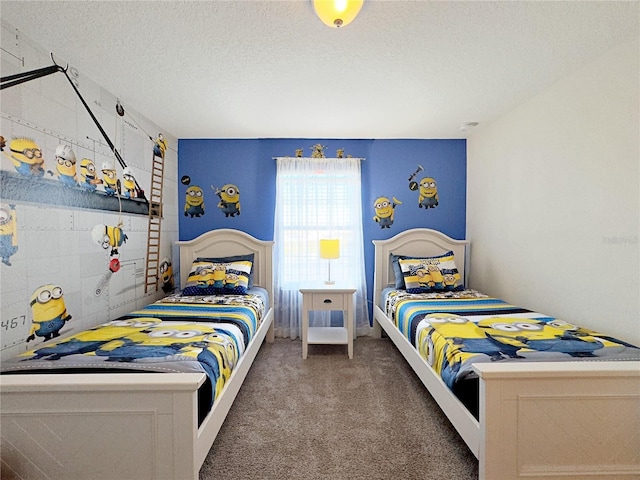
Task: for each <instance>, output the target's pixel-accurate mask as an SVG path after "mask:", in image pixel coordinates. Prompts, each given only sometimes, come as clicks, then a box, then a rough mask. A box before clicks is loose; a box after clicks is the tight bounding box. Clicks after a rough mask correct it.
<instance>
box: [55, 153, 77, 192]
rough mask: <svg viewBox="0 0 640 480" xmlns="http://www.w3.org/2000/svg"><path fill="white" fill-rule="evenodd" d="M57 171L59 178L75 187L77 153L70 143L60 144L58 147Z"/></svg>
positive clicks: (69, 185) (65, 183) (67, 184)
mask: <svg viewBox="0 0 640 480" xmlns="http://www.w3.org/2000/svg"><path fill="white" fill-rule="evenodd" d="M56 172H57V173H58V180H60V181H61V182H62V183H63V184H64V185H66V186H68V187H75V186H76V185H77V182H76V154H75V153H74V152H73V150H71V147H70V146H69V145H58V147H57V148H56Z"/></svg>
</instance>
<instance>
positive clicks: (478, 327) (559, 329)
mask: <svg viewBox="0 0 640 480" xmlns="http://www.w3.org/2000/svg"><path fill="white" fill-rule="evenodd" d="M383 302H384V304H383V308H384V310H385V312H386V314H387V316H388V317H389V318H390V319H391V320H392V321H393V322H394V323H395V325H396V327H397V328H398V329H399V330H400V331H401V332H402V334H403V335H404V336H405V337H406V338H407V339H408V340H409V342H410V343H411V345H413V346H414V347H415V348H416V349H417V350H418V351H419V352H420V355H421V356H422V357H423V358H424V359H425V360H426V361H427V362H428V363H429V365H431V367H432V368H433V369H434V370H435V371H436V372H437V373H438V374H439V375H440V376H441V377H442V379H443V380H444V382H445V383H446V385H447V386H448V387H449V388H451V389H452V390H453V391H454V393H455V394H456V395H458V397H459V398H460V399H461V400H462V401H463V403H465V404H466V405H467V406H468V407H469V410H471V411H472V413H474V414H475V415H476V416H477V376H476V374H475V372H474V371H473V369H472V368H471V365H472V364H473V363H477V362H512V361H530V362H531V361H567V360H571V361H575V360H640V348H638V347H636V346H634V345H631V344H628V343H626V342H623V341H622V340H618V339H615V338H612V337H609V336H606V335H603V334H601V333H598V332H595V331H593V330H588V329H585V328H581V327H578V326H576V325H572V324H569V323H567V322H564V321H562V320H558V319H556V318H552V317H548V316H546V315H543V314H541V313H537V312H533V311H530V310H527V309H524V308H521V307H517V306H515V305H510V304H508V303H506V302H504V301H502V300H500V299H497V298H492V297H489V296H486V295H484V294H481V293H479V292H477V291H475V290H464V291H459V292H442V293H422V294H411V293H408V292H407V291H405V290H390V291H388V292H386V295H385V297H384V300H383ZM469 380H472V381H473V380H475V385H474V386H473V387H469V386H466V387H465V386H464V383H465V382H466V381H469ZM474 401H475V402H476V404H473V405H470V404H469V402H471V403H473V402H474Z"/></svg>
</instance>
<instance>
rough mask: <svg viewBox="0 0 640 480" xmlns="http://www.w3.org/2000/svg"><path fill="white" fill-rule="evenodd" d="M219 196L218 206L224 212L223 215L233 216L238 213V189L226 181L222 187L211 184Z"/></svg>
mask: <svg viewBox="0 0 640 480" xmlns="http://www.w3.org/2000/svg"><path fill="white" fill-rule="evenodd" d="M211 188H213V189H214V190H215V192H216V195H217V196H218V197H219V198H220V201H219V202H218V208H219V209H220V210H221V211H222V213H224V216H225V217H235V216H236V215H240V189H239V188H238V187H237V186H236V185H233V184H231V183H227V184H226V185H224V186H223V187H222V188H219V189H216V187H214V186H213V185H212V186H211Z"/></svg>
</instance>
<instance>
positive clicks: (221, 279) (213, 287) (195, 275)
mask: <svg viewBox="0 0 640 480" xmlns="http://www.w3.org/2000/svg"><path fill="white" fill-rule="evenodd" d="M252 267H253V263H252V262H249V261H248V260H240V261H235V262H216V263H214V262H208V261H202V260H198V259H196V260H195V261H194V262H193V265H192V266H191V271H190V272H189V278H188V279H187V284H186V286H185V287H184V290H182V294H183V295H221V294H233V295H245V294H246V293H247V289H248V285H249V276H250V274H251V268H252Z"/></svg>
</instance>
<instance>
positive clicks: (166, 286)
mask: <svg viewBox="0 0 640 480" xmlns="http://www.w3.org/2000/svg"><path fill="white" fill-rule="evenodd" d="M159 271H160V276H159V277H158V278H159V279H160V281H161V282H162V291H163V292H164V293H169V292H173V288H174V287H173V267H172V266H171V259H170V258H168V257H166V258H163V259H162V261H161V262H160V267H159Z"/></svg>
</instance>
